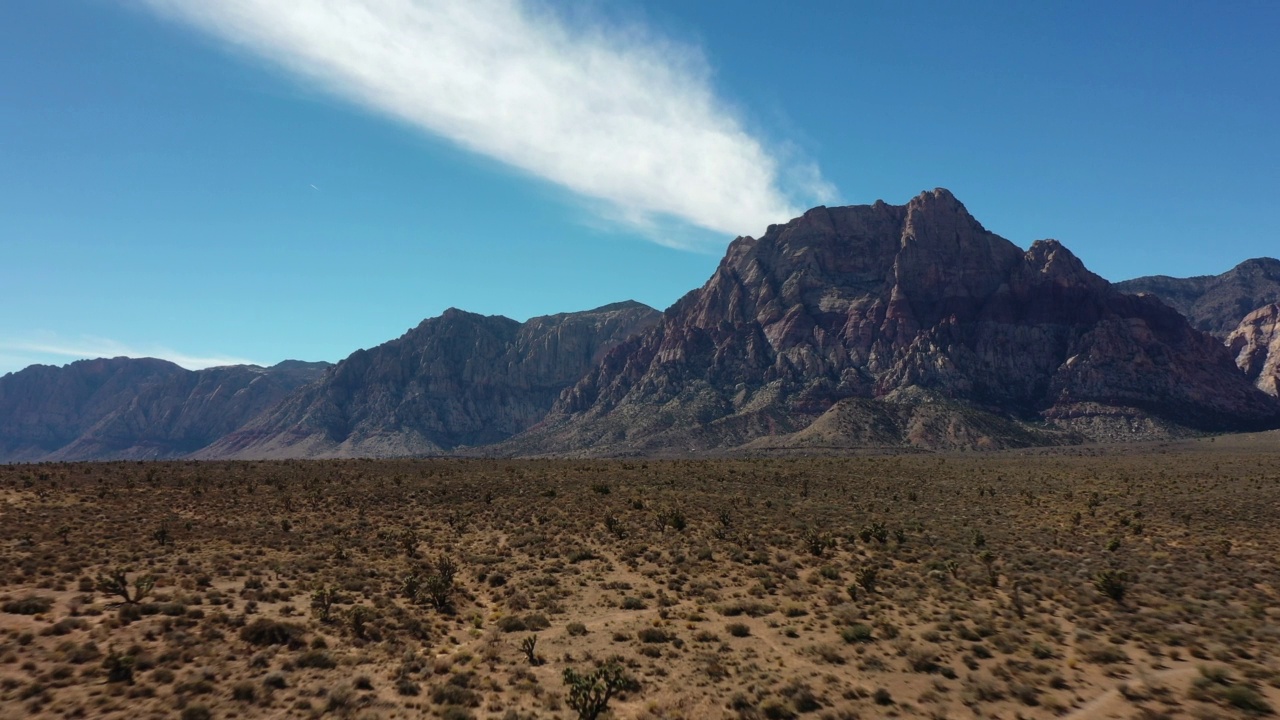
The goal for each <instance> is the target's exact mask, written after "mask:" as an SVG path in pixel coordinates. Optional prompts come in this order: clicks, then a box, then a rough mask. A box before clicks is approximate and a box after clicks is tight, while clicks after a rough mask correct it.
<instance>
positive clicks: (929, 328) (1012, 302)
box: [513, 188, 1280, 452]
mask: <svg viewBox="0 0 1280 720" xmlns="http://www.w3.org/2000/svg"><path fill="white" fill-rule="evenodd" d="M921 397H925V398H938V399H940V400H941V401H943V402H944V403H955V402H958V403H962V404H965V405H966V406H967V407H976V408H982V409H983V410H982V411H983V412H995V413H997V414H998V415H1000V416H1002V417H1004V418H1006V421H1007V420H1009V419H1013V420H1014V421H1017V422H1022V421H1026V420H1029V419H1040V420H1050V421H1051V422H1054V423H1059V424H1060V426H1061V427H1064V428H1069V429H1071V430H1072V431H1076V430H1087V431H1089V432H1110V430H1099V428H1113V427H1117V425H1116V423H1117V422H1121V423H1126V422H1130V419H1131V418H1134V417H1148V418H1149V417H1156V418H1160V420H1159V422H1171V423H1174V424H1186V425H1190V426H1193V427H1203V428H1211V427H1227V426H1233V427H1235V426H1239V427H1244V426H1249V427H1257V426H1260V425H1266V424H1267V423H1272V422H1275V421H1276V420H1277V416H1278V415H1280V406H1277V405H1276V404H1275V403H1274V402H1273V401H1272V400H1270V399H1269V398H1266V396H1264V395H1263V394H1262V393H1259V392H1258V391H1257V390H1256V389H1254V388H1252V387H1250V386H1249V384H1248V383H1247V382H1246V381H1245V378H1244V377H1243V376H1242V375H1241V374H1240V373H1239V372H1238V370H1237V368H1236V367H1235V366H1234V363H1233V362H1232V360H1231V358H1230V356H1229V355H1228V354H1227V353H1226V349H1225V348H1224V347H1222V346H1221V345H1220V344H1218V343H1215V342H1214V341H1213V340H1212V338H1209V337H1207V336H1205V335H1203V334H1200V333H1197V332H1196V331H1194V330H1192V329H1191V328H1190V327H1189V326H1188V325H1187V323H1186V321H1185V320H1184V319H1183V318H1181V317H1180V316H1179V315H1178V314H1177V313H1175V312H1173V311H1172V310H1170V309H1169V308H1167V307H1165V306H1164V305H1162V304H1160V303H1159V302H1158V301H1155V300H1141V299H1138V298H1132V297H1129V296H1126V295H1123V294H1121V293H1118V292H1116V291H1114V290H1113V289H1112V288H1111V286H1110V284H1109V283H1107V281H1105V280H1104V279H1102V278H1100V277H1098V276H1097V275H1095V274H1093V273H1091V272H1089V270H1088V269H1087V268H1086V267H1085V266H1084V264H1083V263H1082V262H1081V261H1080V260H1079V258H1077V257H1076V256H1075V255H1074V254H1073V253H1071V252H1070V250H1068V249H1067V248H1066V247H1065V246H1063V245H1062V244H1061V243H1059V242H1057V241H1054V240H1046V241H1041V242H1037V243H1035V244H1034V245H1032V247H1031V248H1029V249H1027V250H1025V251H1024V250H1022V249H1021V248H1019V247H1017V246H1016V245H1014V244H1013V243H1011V242H1009V241H1008V240H1005V239H1004V238H1001V237H1000V236H998V235H995V234H993V233H991V232H989V231H988V230H987V229H986V228H984V227H983V226H982V224H981V223H980V222H978V220H977V219H975V218H974V217H973V216H972V215H971V214H970V213H969V212H968V210H967V209H966V208H965V207H964V205H963V203H961V202H960V201H959V200H958V199H956V198H955V196H954V195H952V194H951V193H950V192H948V191H946V190H944V189H940V188H939V189H935V190H932V191H928V192H925V193H922V194H920V195H918V196H916V197H915V198H912V199H911V200H910V201H908V202H907V204H905V205H890V204H887V203H883V202H877V203H875V204H872V205H855V206H847V207H816V208H813V209H811V210H809V211H808V212H806V213H804V214H803V215H801V216H800V217H797V218H795V219H793V220H791V221H790V222H787V223H783V224H778V225H771V226H770V227H769V229H768V230H767V231H766V232H765V234H764V235H762V236H761V237H760V238H758V239H755V238H751V237H743V238H738V239H737V240H735V241H734V242H733V243H732V244H731V245H730V248H729V250H728V252H727V253H726V255H725V257H724V259H723V260H722V261H721V263H720V265H719V267H718V268H717V269H716V271H715V273H714V274H713V275H712V277H711V278H710V279H709V280H708V281H707V283H706V284H705V285H703V287H702V288H700V289H698V290H695V291H693V292H691V293H689V294H688V295H686V296H685V297H684V298H682V299H681V300H680V301H679V302H677V303H676V304H675V305H673V306H672V307H671V308H670V309H669V310H667V312H666V313H665V314H664V317H663V319H662V321H661V322H660V323H659V324H657V325H656V326H654V327H653V328H651V329H650V330H648V331H646V332H645V333H643V334H642V335H640V336H638V337H636V338H635V339H633V340H631V341H629V342H627V343H625V344H624V345H622V346H619V347H618V348H616V349H615V350H613V351H612V352H611V353H610V354H609V355H608V356H606V357H605V358H604V360H603V361H602V362H601V363H600V365H598V366H597V367H596V368H595V369H594V370H592V371H591V372H589V373H588V374H587V375H586V376H585V377H584V378H583V379H582V380H581V381H579V382H578V383H577V384H576V385H575V386H574V387H573V388H572V389H571V390H569V391H567V392H566V393H565V394H564V395H563V396H562V398H561V400H560V402H559V403H558V404H557V406H556V408H555V409H554V410H553V411H552V413H551V416H550V417H549V418H548V420H547V421H545V422H544V423H542V424H541V425H540V426H539V427H537V428H535V429H534V430H532V431H530V432H529V433H528V434H527V435H525V436H522V437H521V438H517V439H516V441H513V442H516V446H519V444H520V443H526V444H529V445H528V446H536V447H538V448H540V449H543V451H545V449H546V448H557V449H560V450H564V449H569V448H578V449H581V448H591V452H611V450H608V449H607V448H614V449H615V450H621V451H634V450H643V449H644V448H653V447H660V446H663V445H665V444H667V443H676V444H678V445H679V446H681V447H688V446H691V445H692V446H697V445H698V444H699V443H704V444H705V445H706V446H707V447H723V446H724V445H725V444H726V443H730V444H733V443H740V442H750V441H752V440H753V438H761V437H765V436H774V435H777V434H779V433H786V432H790V431H791V430H798V429H799V428H802V427H805V426H806V425H807V424H808V423H810V422H812V421H813V420H814V419H815V418H817V417H818V416H821V415H823V414H824V413H825V412H827V411H829V410H831V411H833V412H834V410H832V409H833V408H836V407H837V406H838V407H839V408H841V410H840V413H841V415H840V418H841V419H840V421H839V422H835V421H833V422H832V423H831V425H832V426H838V425H841V424H842V423H845V422H846V421H848V420H849V419H850V418H849V416H848V413H849V412H853V411H855V410H856V412H857V413H863V412H870V413H872V415H874V416H876V417H879V418H881V419H886V422H888V420H887V418H898V419H897V420H894V421H893V422H898V421H899V420H901V419H902V416H901V415H900V414H896V412H897V411H893V412H890V411H887V410H885V407H886V405H885V403H889V404H893V403H902V402H907V403H908V404H911V405H912V406H913V407H914V406H915V405H916V404H918V403H917V400H918V399H919V398H921ZM913 398H914V399H913ZM855 401H856V402H855ZM851 402H854V403H855V404H853V405H850V404H849V403H851ZM858 403H861V404H858ZM866 403H870V404H869V405H868V404H866ZM646 408H647V409H649V410H646ZM851 408H853V410H851ZM659 409H660V410H659ZM650 410H651V411H650ZM912 412H914V411H910V412H908V415H910V414H911V413H912ZM1086 418H1087V419H1086ZM1099 418H1101V419H1099ZM1116 418H1123V420H1117V419H1116ZM858 422H861V421H858ZM992 422H995V421H994V420H992ZM1001 422H1004V421H1001ZM1143 422H1146V421H1143ZM904 432H905V431H904Z"/></svg>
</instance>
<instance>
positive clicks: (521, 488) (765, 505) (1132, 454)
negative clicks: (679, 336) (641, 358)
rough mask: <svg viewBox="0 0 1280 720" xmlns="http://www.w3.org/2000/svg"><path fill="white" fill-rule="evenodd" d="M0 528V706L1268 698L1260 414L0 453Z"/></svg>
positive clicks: (1235, 704) (277, 708) (1101, 705)
mask: <svg viewBox="0 0 1280 720" xmlns="http://www.w3.org/2000/svg"><path fill="white" fill-rule="evenodd" d="M0 548H2V552H0V610H2V611H0V717H2V718H25V717H42V718H44V717H47V718H63V717H65V718H100V717H109V718H183V719H184V720H196V719H198V718H295V717H296V718H309V717H352V718H369V719H372V718H387V719H390V718H420V717H443V718H454V719H458V718H489V717H492V718H509V719H522V718H565V719H573V718H579V717H583V718H590V717H592V715H591V712H592V711H591V709H590V708H587V707H584V705H585V703H584V701H583V698H582V694H583V691H585V690H588V689H590V688H591V682H592V680H595V684H594V690H595V691H597V692H603V691H605V689H606V687H607V688H608V690H609V691H610V697H609V698H608V701H607V711H606V712H605V713H604V714H602V715H600V717H609V716H612V717H617V718H792V717H803V718H878V717H902V718H909V717H925V718H1052V717H1070V718H1153V719H1154V718H1173V717H1195V718H1219V717H1221V718H1230V717H1241V716H1247V715H1255V714H1269V713H1270V712H1271V708H1278V707H1280V596H1278V594H1277V593H1278V591H1280V574H1277V561H1278V559H1280V437H1277V436H1276V435H1260V436H1237V437H1220V438H1214V439H1203V440H1196V441H1188V442H1183V443H1176V444H1145V445H1139V446H1117V447H1110V448H1108V447H1095V448H1077V449H1071V450H1055V451H1022V452H1006V453H991V454H955V455H897V456H895V455H881V456H868V457H811V458H764V459H727V460H698V461H678V460H671V461H667V460H662V461H658V460H642V459H636V460H614V461H494V460H405V461H360V460H335V461H305V462H303V461H284V462H257V463H255V462H245V463H187V462H169V463H132V462H131V463H86V464H66V465H60V464H43V465H17V466H0ZM119 580H123V581H124V587H117V585H119V582H118V581H119ZM152 583H154V584H152ZM566 670H571V671H573V672H574V673H577V675H578V676H579V677H580V678H586V679H585V680H581V681H580V682H579V688H578V689H579V692H574V691H573V690H572V688H571V687H570V686H569V685H568V684H567V680H566V676H565V675H566ZM593 673H595V674H594V675H593Z"/></svg>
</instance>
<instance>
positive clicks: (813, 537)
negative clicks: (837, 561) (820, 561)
mask: <svg viewBox="0 0 1280 720" xmlns="http://www.w3.org/2000/svg"><path fill="white" fill-rule="evenodd" d="M804 545H805V547H807V548H808V549H809V552H810V553H813V554H814V555H816V556H817V557H822V553H824V552H826V551H827V549H828V548H834V547H835V546H836V541H835V538H833V537H831V533H826V532H819V531H818V530H814V529H812V528H810V529H809V530H805V532H804Z"/></svg>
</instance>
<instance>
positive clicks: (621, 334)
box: [197, 302, 658, 458]
mask: <svg viewBox="0 0 1280 720" xmlns="http://www.w3.org/2000/svg"><path fill="white" fill-rule="evenodd" d="M657 319H658V312H657V311H656V310H654V309H653V308H650V307H648V306H646V305H642V304H640V303H636V302H623V303H616V304H613V305H607V306H605V307H601V308H597V309H595V310H590V311H586V312H577V313H562V314H559V315H548V316H545V317H535V318H531V319H530V320H529V321H527V322H525V323H519V322H516V321H515V320H511V319H509V318H505V317H498V316H483V315H477V314H474V313H469V312H464V311H462V310H456V309H450V310H448V311H446V312H445V313H444V314H443V315H441V316H440V317H437V318H431V319H428V320H424V321H423V322H422V324H420V325H418V327H416V328H414V329H412V330H410V331H409V332H407V333H405V334H404V335H403V336H401V337H400V338H398V339H396V340H392V341H390V342H387V343H384V344H382V345H379V346H377V347H375V348H372V349H370V350H358V351H356V352H355V353H353V354H352V355H351V356H349V357H348V358H346V359H345V360H343V361H342V362H340V363H338V364H337V365H336V366H334V367H333V369H331V370H330V371H328V372H327V373H325V375H324V376H323V377H322V378H321V379H320V380H319V381H318V382H316V383H314V384H312V385H309V386H307V387H304V388H301V389H300V390H298V391H297V392H296V393H294V394H293V395H292V396H290V397H289V398H288V399H286V400H285V401H284V402H282V403H280V404H279V405H277V406H276V407H274V408H272V409H270V410H269V411H267V412H265V413H264V414H262V415H261V416H259V417H258V418H256V419H254V420H253V421H251V422H249V423H247V424H246V425H245V426H244V427H242V428H240V429H239V430H237V431H236V432H233V433H231V434H229V435H227V436H226V437H224V438H222V439H221V440H219V441H218V442H217V443H215V444H214V445H212V446H211V447H209V448H206V449H205V450H203V451H201V452H200V453H198V454H197V457H206V458H213V457H217V458H240V457H252V458H263V457H353V456H359V457H395V456H405V455H427V454H438V453H442V452H445V451H447V450H451V449H453V448H455V447H457V446H459V445H483V444H487V443H493V442H498V441H501V440H505V439H507V438H508V437H510V436H512V435H514V434H516V433H518V432H520V431H522V430H524V429H526V428H528V427H529V426H531V425H533V424H534V423H536V422H538V421H539V420H541V419H542V418H543V417H544V416H545V415H546V413H547V411H548V410H549V409H550V408H551V406H552V404H553V403H554V402H555V400H556V398H557V397H559V395H560V393H561V392H562V391H563V390H564V389H565V388H567V387H569V386H570V385H572V384H573V383H574V382H576V381H577V380H578V379H579V378H580V377H582V375H583V373H585V372H586V371H587V370H588V369H589V368H591V367H592V366H594V365H595V364H596V363H597V362H599V361H600V360H601V358H603V357H604V355H605V353H606V352H608V351H609V350H611V349H613V348H614V347H615V346H616V345H617V344H618V343H620V342H622V341H624V340H626V339H627V338H628V337H630V336H631V335H633V334H634V333H637V332H640V331H642V330H645V329H646V328H648V327H650V326H651V325H653V324H654V323H655V322H657Z"/></svg>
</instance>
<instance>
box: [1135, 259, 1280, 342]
mask: <svg viewBox="0 0 1280 720" xmlns="http://www.w3.org/2000/svg"><path fill="white" fill-rule="evenodd" d="M1115 287H1116V289H1117V290H1120V291H1121V292H1125V293H1130V294H1137V293H1149V294H1151V295H1155V296H1156V297H1158V298H1160V299H1161V300H1163V301H1164V302H1165V303H1166V304H1167V305H1169V306H1170V307H1172V308H1174V309H1175V310H1177V311H1178V312H1180V313H1182V314H1183V315H1185V316H1186V317H1187V319H1188V320H1190V321H1191V325H1192V326H1193V327H1195V328H1197V329H1199V330H1203V331H1205V332H1207V333H1209V334H1211V335H1214V336H1216V337H1219V338H1225V337H1227V335H1229V334H1231V333H1232V332H1233V331H1234V330H1235V329H1236V326H1238V325H1239V324H1240V322H1241V321H1242V320H1243V319H1244V317H1245V316H1246V315H1248V314H1249V313H1251V312H1253V311H1254V310H1256V309H1257V308H1260V307H1262V306H1263V305H1268V304H1271V303H1276V302H1280V260H1276V259H1275V258H1253V259H1252V260H1245V261H1244V262H1242V263H1240V264H1239V265H1237V266H1235V267H1234V268H1232V269H1230V270H1228V271H1227V272H1225V273H1223V274H1221V275H1202V276H1199V277H1190V278H1173V277H1167V276H1164V275H1153V276H1150V277H1140V278H1135V279H1133V280H1125V281H1124V282H1119V283H1116V285H1115Z"/></svg>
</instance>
